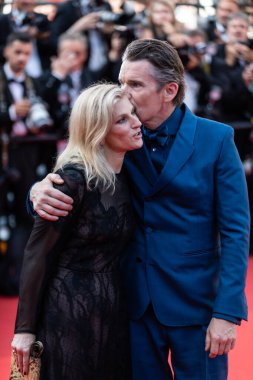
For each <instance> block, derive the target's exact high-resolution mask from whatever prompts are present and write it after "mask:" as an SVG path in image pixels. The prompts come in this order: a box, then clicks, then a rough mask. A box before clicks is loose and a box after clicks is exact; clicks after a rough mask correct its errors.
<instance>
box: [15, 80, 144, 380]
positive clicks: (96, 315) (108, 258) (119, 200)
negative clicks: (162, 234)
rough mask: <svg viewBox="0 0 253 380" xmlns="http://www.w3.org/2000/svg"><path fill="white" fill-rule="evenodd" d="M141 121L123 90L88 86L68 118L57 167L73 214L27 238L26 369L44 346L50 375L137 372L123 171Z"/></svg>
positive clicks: (18, 339)
mask: <svg viewBox="0 0 253 380" xmlns="http://www.w3.org/2000/svg"><path fill="white" fill-rule="evenodd" d="M140 125H141V124H140V121H139V120H138V118H137V116H136V115H135V113H134V109H133V106H132V104H131V103H130V102H129V100H128V98H127V97H126V95H124V94H123V92H122V90H121V89H120V88H119V87H118V86H116V85H111V84H99V85H95V86H92V87H90V88H88V89H87V90H85V91H84V92H83V93H82V94H81V95H80V96H79V98H78V99H77V101H76V103H75V105H74V107H73V110H72V113H71V116H70V136H69V142H68V145H67V147H66V149H65V150H64V152H63V153H62V154H61V155H60V156H59V157H58V160H57V163H56V168H55V171H56V172H57V173H59V174H60V175H61V176H62V178H63V179H64V183H63V184H62V185H57V187H58V188H59V189H61V190H62V191H64V192H65V194H67V195H70V196H71V197H72V198H73V199H74V203H73V209H72V211H71V213H70V214H69V216H67V217H65V218H60V219H59V220H58V221H57V222H49V221H46V220H43V219H42V218H41V217H39V216H37V217H36V218H35V224H34V228H33V231H32V233H31V236H30V239H29V241H28V243H27V246H26V250H25V254H24V262H23V269H22V276H21V283H20V296H19V305H18V312H17V317H16V325H15V335H14V338H13V341H12V349H13V350H14V352H15V356H16V359H17V363H18V366H19V368H20V370H21V372H22V373H23V374H26V373H27V372H28V359H29V349H30V346H31V344H32V342H33V341H34V340H35V339H36V340H37V339H38V340H40V341H42V342H43V345H44V352H43V355H42V368H41V377H40V379H43V380H57V379H61V380H125V379H129V378H130V359H129V357H130V355H129V346H128V329H127V318H126V312H125V309H124V301H123V294H122V292H121V282H120V275H119V258H120V253H121V251H122V249H123V248H124V246H125V245H126V244H127V242H128V240H129V238H130V237H131V232H132V229H133V225H134V222H133V215H132V212H131V205H130V200H129V194H128V187H127V183H126V180H125V176H124V174H123V173H122V172H121V167H122V163H123V159H124V155H125V153H126V152H127V151H128V150H132V149H137V148H140V147H141V146H142V136H141V131H140Z"/></svg>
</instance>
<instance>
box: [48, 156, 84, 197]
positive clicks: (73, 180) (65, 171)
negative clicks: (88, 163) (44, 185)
mask: <svg viewBox="0 0 253 380" xmlns="http://www.w3.org/2000/svg"><path fill="white" fill-rule="evenodd" d="M55 173H56V174H59V175H60V176H61V177H62V179H63V180H64V184H63V185H57V186H56V187H57V188H58V189H60V190H62V191H63V192H66V191H67V193H68V192H73V191H75V190H76V189H77V188H79V187H82V188H83V190H84V189H85V188H86V178H85V171H84V167H83V166H82V165H80V164H75V163H67V164H65V165H64V166H63V167H62V168H59V169H58V170H57V171H56V172H55Z"/></svg>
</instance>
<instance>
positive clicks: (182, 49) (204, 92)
mask: <svg viewBox="0 0 253 380" xmlns="http://www.w3.org/2000/svg"><path fill="white" fill-rule="evenodd" d="M169 42H170V43H171V44H172V45H173V46H174V47H175V48H176V49H177V51H178V54H179V56H180V58H181V60H182V62H183V65H184V70H185V71H184V79H185V83H186V91H185V103H186V105H187V106H188V107H189V108H190V110H191V111H192V112H194V113H195V114H197V115H198V116H203V112H204V108H205V106H206V102H207V99H208V95H209V91H210V78H209V75H208V74H207V73H206V71H205V69H204V66H205V60H204V58H205V54H206V52H207V44H206V36H205V33H204V32H203V31H201V30H197V29H194V30H189V31H186V32H184V33H174V34H172V35H171V36H170V39H169Z"/></svg>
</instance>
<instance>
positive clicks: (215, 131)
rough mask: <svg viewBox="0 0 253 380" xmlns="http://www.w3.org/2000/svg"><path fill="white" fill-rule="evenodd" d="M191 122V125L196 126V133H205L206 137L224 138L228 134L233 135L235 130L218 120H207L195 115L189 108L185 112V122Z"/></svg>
mask: <svg viewBox="0 0 253 380" xmlns="http://www.w3.org/2000/svg"><path fill="white" fill-rule="evenodd" d="M184 120H185V122H189V123H190V124H193V125H196V132H197V133H203V134H205V135H207V134H210V135H217V136H223V135H226V134H233V128H232V127H231V126H230V125H228V124H224V123H221V122H219V121H216V120H211V119H206V118H203V117H200V116H196V115H195V114H193V113H192V112H191V111H190V110H189V108H188V107H187V106H185V110H184V119H183V122H184Z"/></svg>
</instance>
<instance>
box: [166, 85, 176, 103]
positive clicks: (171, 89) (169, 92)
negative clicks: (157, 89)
mask: <svg viewBox="0 0 253 380" xmlns="http://www.w3.org/2000/svg"><path fill="white" fill-rule="evenodd" d="M177 93H178V84H177V83H176V82H171V83H167V84H166V85H165V86H164V87H163V97H164V101H165V102H166V103H169V102H172V101H173V99H174V98H175V96H176V95H177Z"/></svg>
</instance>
